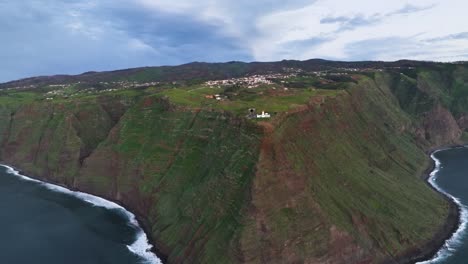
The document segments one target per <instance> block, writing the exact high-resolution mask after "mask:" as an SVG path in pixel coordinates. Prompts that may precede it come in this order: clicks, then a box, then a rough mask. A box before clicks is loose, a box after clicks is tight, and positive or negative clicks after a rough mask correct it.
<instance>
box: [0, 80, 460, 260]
mask: <svg viewBox="0 0 468 264" xmlns="http://www.w3.org/2000/svg"><path fill="white" fill-rule="evenodd" d="M457 74H459V73H457ZM418 76H419V77H418ZM418 76H416V77H415V76H413V77H409V76H406V75H400V74H391V73H377V74H375V75H374V76H372V78H370V77H369V78H368V77H362V78H361V79H360V80H359V81H358V82H357V84H356V85H354V86H353V87H351V88H349V89H348V90H346V92H343V93H339V95H337V96H329V97H326V98H325V99H324V98H311V100H310V103H309V104H308V105H303V106H298V107H297V110H296V111H290V112H289V113H282V114H279V116H277V117H275V119H274V120H273V121H271V122H264V123H254V122H251V121H248V120H244V118H241V117H237V116H235V115H233V114H230V113H228V112H223V111H213V110H210V109H204V108H199V109H195V108H188V107H181V106H177V105H174V104H172V103H171V102H169V101H167V99H163V98H160V97H158V96H152V95H149V96H140V97H139V96H132V97H128V96H99V97H96V98H90V99H79V100H78V99H77V100H69V101H67V102H66V103H64V102H62V103H61V102H53V103H50V102H36V103H26V104H12V105H6V106H2V107H0V140H1V143H2V149H1V158H2V159H3V160H4V161H5V162H7V163H11V164H13V165H16V166H18V167H20V168H21V169H23V170H25V171H26V172H27V173H30V174H31V175H33V176H37V177H41V178H44V179H47V180H50V181H54V182H57V183H61V184H65V185H67V186H70V187H73V188H77V189H80V190H83V191H86V192H91V193H94V194H97V195H100V196H103V197H106V198H109V199H113V200H117V201H120V202H122V203H123V204H124V205H125V206H127V207H128V208H129V209H131V210H132V211H134V212H135V213H136V214H138V215H139V216H140V219H141V220H142V221H143V223H144V225H145V227H146V229H147V231H148V232H149V233H150V234H149V235H150V236H151V237H152V238H153V240H154V242H155V244H156V246H157V248H158V250H159V251H160V253H162V254H163V255H164V256H165V257H167V260H168V262H169V263H239V262H241V263H383V262H389V263H394V262H397V261H399V256H403V255H405V254H407V253H416V254H417V253H420V252H421V251H424V250H423V249H424V246H425V245H426V243H428V242H429V241H431V240H432V239H433V237H434V234H436V233H437V232H439V231H440V230H441V228H443V226H444V222H445V220H446V218H447V217H448V215H449V205H448V203H447V202H446V201H445V200H443V199H442V198H441V197H440V196H439V195H438V194H436V193H435V192H434V191H432V190H431V189H430V188H429V187H428V186H427V185H426V184H425V183H424V181H423V180H422V179H421V178H420V177H419V176H420V175H421V173H422V170H423V169H424V168H425V167H426V166H427V164H428V158H427V156H426V154H425V153H424V150H426V149H428V148H429V147H431V146H435V145H442V144H450V143H454V142H456V141H457V140H458V139H459V137H460V135H461V129H460V128H459V127H458V124H460V125H461V126H463V121H462V120H463V117H462V116H463V111H462V110H460V109H461V108H456V107H455V106H457V107H458V105H459V103H458V102H451V103H450V104H449V103H447V102H446V100H445V99H444V98H445V97H446V93H447V92H446V91H448V88H440V87H439V86H437V85H439V83H438V82H436V81H434V80H432V79H431V78H433V75H431V74H427V73H424V74H421V75H418ZM436 79H437V78H436ZM444 89H445V90H444ZM440 91H442V92H440ZM455 108H456V109H458V110H457V111H455V110H454V109H455ZM454 116H456V117H457V118H458V124H457V122H456V121H455V120H456V118H455V117H454Z"/></svg>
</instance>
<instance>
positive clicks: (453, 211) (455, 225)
mask: <svg viewBox="0 0 468 264" xmlns="http://www.w3.org/2000/svg"><path fill="white" fill-rule="evenodd" d="M463 147H466V146H464V145H449V146H445V147H441V148H434V149H431V150H429V151H428V152H427V154H428V155H429V156H430V157H432V155H433V154H434V153H436V152H438V151H443V150H449V149H454V148H463ZM0 165H4V166H7V167H11V168H13V169H14V170H15V171H17V172H18V174H20V175H22V176H24V177H26V178H30V179H32V180H36V181H39V182H42V183H44V184H51V185H55V186H58V187H62V188H65V189H67V190H70V191H72V192H79V193H84V194H89V195H92V196H96V197H99V198H102V199H105V200H107V201H109V202H112V203H115V204H117V205H119V206H121V207H122V208H124V209H125V210H126V211H128V212H130V213H131V214H133V215H134V216H135V220H136V222H137V223H138V226H139V227H140V228H141V229H142V231H143V232H144V233H145V234H146V238H147V241H148V243H149V244H150V245H151V246H152V247H151V252H152V253H154V254H155V255H156V256H157V258H159V260H160V261H161V263H167V256H166V255H165V254H163V253H162V252H161V251H160V250H159V249H158V247H157V244H156V242H155V241H154V239H153V238H152V236H151V235H150V234H151V232H149V231H150V227H149V225H148V223H147V222H146V221H145V220H144V217H143V216H142V215H140V214H138V213H135V212H133V211H132V210H130V209H129V207H127V206H126V205H125V203H123V202H122V201H120V200H116V199H114V198H112V197H106V196H102V195H98V194H94V193H92V192H87V191H83V190H80V189H79V188H74V187H70V186H66V185H64V184H62V183H57V182H54V181H51V180H49V179H42V178H40V177H37V176H30V175H34V174H33V173H28V172H27V171H25V170H21V169H19V168H18V167H16V166H14V165H7V164H6V163H5V162H2V161H0ZM436 169H437V166H436V161H435V160H434V159H433V158H430V164H429V166H428V167H427V168H426V169H425V170H424V171H423V172H422V175H421V179H423V180H424V181H425V183H426V184H427V185H428V186H429V187H430V188H431V189H433V190H434V191H436V192H437V193H439V194H440V195H441V196H442V197H443V198H444V199H445V200H446V201H447V202H448V203H449V213H448V216H447V218H446V220H445V223H444V225H443V226H442V227H441V228H439V230H438V231H437V232H436V233H435V234H434V236H433V239H431V240H430V241H428V242H426V243H425V244H423V245H422V246H420V247H417V248H412V249H409V250H407V251H406V252H405V253H403V254H401V255H400V256H396V257H395V258H392V259H391V260H389V261H385V262H384V263H385V264H387V263H388V264H390V263H392V264H393V263H404V264H413V263H420V262H426V261H430V260H432V259H434V258H435V257H436V256H437V254H438V253H439V251H441V250H442V249H443V248H444V246H445V244H446V242H447V241H448V240H450V239H451V238H452V237H453V236H454V235H455V234H456V232H457V230H458V229H459V228H460V225H461V210H462V209H461V208H460V206H459V205H458V204H457V203H455V202H454V201H453V199H452V198H451V197H449V196H447V195H446V194H445V193H443V192H441V191H440V190H438V189H437V188H436V187H435V186H433V185H432V184H431V183H430V179H431V173H433V172H434V171H435V170H436Z"/></svg>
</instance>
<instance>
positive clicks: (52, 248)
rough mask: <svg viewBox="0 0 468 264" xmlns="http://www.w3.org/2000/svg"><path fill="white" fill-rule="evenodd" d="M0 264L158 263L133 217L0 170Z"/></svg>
mask: <svg viewBox="0 0 468 264" xmlns="http://www.w3.org/2000/svg"><path fill="white" fill-rule="evenodd" d="M0 238H1V239H0V263H12V264H13V263H14V264H23V263H24V264H31V263H46V264H65V263H66V264H74V263H76V264H107V263H108V264H120V263H160V262H159V260H158V259H157V257H156V256H155V255H154V254H152V253H151V252H148V251H147V249H148V248H150V245H149V244H148V242H147V239H146V235H145V234H144V233H143V232H142V230H141V228H140V227H139V226H138V223H137V222H136V220H135V217H134V216H133V215H132V214H131V213H130V212H128V211H126V210H125V209H124V208H122V207H120V206H118V205H117V204H114V203H111V202H109V201H106V200H103V199H101V198H98V197H95V196H91V195H87V194H83V193H76V192H71V191H69V190H67V189H64V188H61V187H58V186H54V185H50V184H45V183H41V182H38V181H35V180H31V179H28V178H26V177H22V176H21V175H19V174H18V173H17V172H15V171H14V170H13V169H11V168H8V167H3V166H0Z"/></svg>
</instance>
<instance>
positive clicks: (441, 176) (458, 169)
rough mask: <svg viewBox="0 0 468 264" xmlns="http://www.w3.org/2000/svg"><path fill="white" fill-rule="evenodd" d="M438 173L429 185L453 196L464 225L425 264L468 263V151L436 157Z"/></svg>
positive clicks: (441, 154)
mask: <svg viewBox="0 0 468 264" xmlns="http://www.w3.org/2000/svg"><path fill="white" fill-rule="evenodd" d="M432 158H433V159H434V160H435V161H436V169H435V170H434V171H433V172H432V174H431V178H430V179H429V181H430V183H431V184H432V185H433V186H434V187H435V188H436V189H438V190H439V191H441V192H444V193H446V194H447V195H448V196H450V197H451V198H452V199H453V200H454V201H455V202H456V203H457V204H458V205H459V206H460V207H461V208H462V214H461V225H460V227H459V229H458V230H457V232H456V233H455V234H454V235H453V237H452V238H451V239H449V240H448V241H447V242H446V244H445V246H444V247H443V248H442V249H441V250H440V251H439V253H438V254H437V256H436V257H435V258H434V259H433V260H430V261H426V262H421V263H424V264H467V263H468V232H467V231H468V230H467V223H468V207H467V206H466V205H468V148H466V147H465V148H454V149H448V150H442V151H438V152H436V153H434V154H433V155H432Z"/></svg>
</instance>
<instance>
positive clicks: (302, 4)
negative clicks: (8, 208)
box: [0, 0, 468, 81]
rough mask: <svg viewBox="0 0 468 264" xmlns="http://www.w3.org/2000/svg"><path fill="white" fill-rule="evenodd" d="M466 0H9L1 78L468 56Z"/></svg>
mask: <svg viewBox="0 0 468 264" xmlns="http://www.w3.org/2000/svg"><path fill="white" fill-rule="evenodd" d="M467 10H468V2H467V1H466V0H446V1H442V0H412V1H403V0H392V1H382V0H381V1H376V0H353V1H349V0H288V1H284V0H196V1H195V0H81V1H80V0H21V1H18V0H0V34H1V39H0V60H1V62H2V67H1V70H0V81H8V80H13V79H17V78H23V77H28V76H35V75H44V74H47V75H50V74H59V73H67V74H76V73H81V72H85V71H91V70H99V71H102V70H112V69H120V68H130V67H138V66H157V65H175V64H181V63H187V62H191V61H208V62H218V61H232V60H241V61H275V60H282V59H301V60H303V59H310V58H324V59H332V60H398V59H417V60H437V61H456V60H467V58H468V19H466V12H467Z"/></svg>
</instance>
